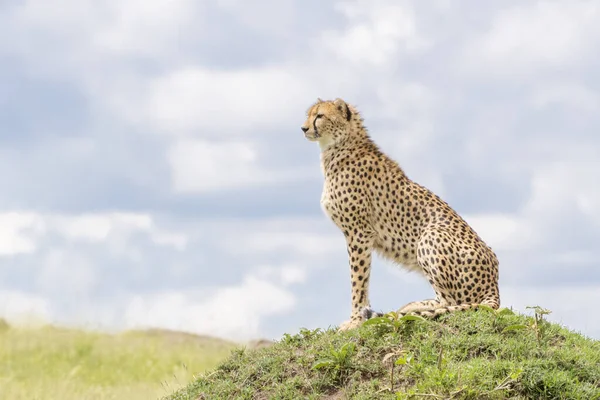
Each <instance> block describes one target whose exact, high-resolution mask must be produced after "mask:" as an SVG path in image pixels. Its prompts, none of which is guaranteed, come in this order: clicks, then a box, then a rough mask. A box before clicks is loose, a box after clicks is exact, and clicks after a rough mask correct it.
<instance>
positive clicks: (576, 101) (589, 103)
mask: <svg viewBox="0 0 600 400" xmlns="http://www.w3.org/2000/svg"><path fill="white" fill-rule="evenodd" d="M529 102H530V104H531V105H532V106H533V107H534V108H535V109H544V108H547V107H550V106H556V107H563V108H571V109H572V110H573V111H575V112H578V113H580V112H586V113H595V114H596V115H597V113H598V111H599V110H600V98H599V95H598V93H597V92H595V91H593V90H591V89H590V88H587V87H585V86H584V85H581V84H579V83H562V84H548V83H546V84H545V85H543V86H541V87H540V88H539V89H537V90H536V91H535V92H534V93H533V94H532V96H531V98H530V100H529ZM579 118H581V115H580V116H579Z"/></svg>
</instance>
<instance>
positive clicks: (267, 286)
mask: <svg viewBox="0 0 600 400" xmlns="http://www.w3.org/2000/svg"><path fill="white" fill-rule="evenodd" d="M204 293H205V291H203V290H202V289H198V292H197V293H192V292H190V291H186V292H182V291H177V292H173V291H171V292H162V293H156V294H153V295H147V296H141V295H140V296H135V298H133V299H132V300H131V302H130V303H129V305H128V306H127V307H126V309H125V319H126V325H127V326H128V327H130V328H145V327H161V328H167V329H175V330H181V331H187V332H193V333H198V334H208V335H217V336H219V337H223V338H228V339H232V340H247V339H254V338H257V337H259V336H260V334H261V331H260V328H261V322H262V319H263V318H266V317H269V316H272V315H278V314H282V313H284V312H289V311H291V310H292V308H293V307H294V305H295V303H296V300H295V298H294V296H293V295H292V294H291V293H290V292H288V291H286V290H284V289H282V288H280V287H279V286H277V285H275V284H273V283H271V282H269V281H265V280H261V279H257V278H255V277H253V276H248V277H246V278H245V279H244V281H243V282H242V283H241V284H240V285H237V286H229V287H221V288H217V289H214V290H212V291H211V294H210V295H209V296H208V298H207V296H206V295H203V294H204ZM199 295H200V296H199Z"/></svg>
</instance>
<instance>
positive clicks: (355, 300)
mask: <svg viewBox="0 0 600 400" xmlns="http://www.w3.org/2000/svg"><path fill="white" fill-rule="evenodd" d="M373 241H374V235H373V234H371V233H364V232H357V233H356V234H351V235H347V236H346V243H347V246H348V258H349V261H350V263H349V264H350V282H351V284H352V311H351V314H350V319H349V320H348V321H346V322H344V323H342V324H341V325H340V327H339V329H340V330H342V331H343V330H348V329H353V328H356V327H358V326H359V325H361V324H362V322H363V320H364V318H363V317H362V316H361V312H360V311H361V310H362V309H363V307H370V302H369V277H370V275H371V253H372V251H373V250H372V249H373Z"/></svg>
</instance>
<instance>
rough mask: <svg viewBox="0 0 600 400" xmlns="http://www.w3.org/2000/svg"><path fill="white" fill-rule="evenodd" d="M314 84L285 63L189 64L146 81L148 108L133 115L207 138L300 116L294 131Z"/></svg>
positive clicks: (173, 130)
mask: <svg viewBox="0 0 600 400" xmlns="http://www.w3.org/2000/svg"><path fill="white" fill-rule="evenodd" d="M310 86H311V85H310V83H308V82H306V81H305V80H303V79H302V77H299V76H297V75H296V74H294V72H293V70H292V69H291V68H290V67H286V66H279V67H265V68H259V69H245V70H233V71H220V70H210V69H203V68H198V67H191V66H190V67H185V68H181V69H176V70H171V71H169V72H168V73H167V74H165V75H164V76H160V77H158V78H156V79H155V80H153V81H150V82H148V89H147V90H148V93H147V94H141V93H140V95H141V97H140V99H138V100H139V101H140V102H141V104H143V107H144V109H143V110H141V114H140V115H139V116H133V117H132V118H138V119H139V121H144V122H145V123H147V124H149V125H150V126H152V127H154V128H156V129H158V130H160V131H163V132H167V133H171V134H194V135H197V136H201V137H204V138H207V137H213V138H223V137H226V136H232V135H233V136H237V135H243V134H248V133H249V132H257V133H260V132H261V131H263V130H266V129H273V128H276V127H282V126H286V125H287V123H289V121H298V122H297V123H296V124H295V125H294V126H293V127H294V128H295V129H294V130H293V131H294V132H295V131H296V130H298V129H299V128H298V127H299V126H300V125H301V123H302V122H301V120H302V117H303V111H304V109H306V107H308V105H307V104H305V101H306V100H304V99H307V98H311V96H310V94H309V93H310ZM299 110H300V111H299ZM123 111H124V112H128V110H123ZM289 129H290V130H291V129H292V128H291V127H290V128H289ZM282 134H285V133H282Z"/></svg>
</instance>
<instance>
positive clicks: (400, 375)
mask: <svg viewBox="0 0 600 400" xmlns="http://www.w3.org/2000/svg"><path fill="white" fill-rule="evenodd" d="M544 313H545V310H543V309H540V308H539V307H536V308H535V309H534V312H533V315H532V316H524V315H518V314H514V313H513V312H512V311H511V310H508V309H502V310H500V311H494V310H491V309H487V308H484V309H479V310H477V311H468V312H460V313H455V314H451V315H446V316H442V317H440V318H439V319H438V320H436V321H430V320H423V319H421V318H417V317H403V318H397V317H395V316H394V315H393V314H390V315H388V316H386V317H382V318H377V319H373V320H370V321H369V322H368V324H365V326H362V327H360V328H359V329H356V330H354V331H350V332H335V330H327V331H320V330H316V331H309V330H302V331H301V332H300V333H299V334H297V335H293V336H292V335H285V336H284V338H283V339H282V340H281V341H279V342H277V343H275V344H274V345H273V346H271V347H267V348H263V349H260V350H243V349H242V350H235V351H234V352H233V354H232V355H231V356H230V357H229V359H228V360H227V361H226V362H224V363H222V364H221V365H220V366H219V367H218V368H216V369H215V370H213V371H212V372H210V373H207V374H204V375H202V376H201V377H200V378H199V379H198V380H197V381H196V382H194V383H192V384H190V385H189V386H188V387H187V388H185V389H182V390H180V391H178V392H176V393H174V394H173V395H171V396H169V397H168V398H167V399H169V400H183V399H190V400H192V399H193V400H203V399H206V400H209V399H210V400H212V399H290V400H291V399H508V398H510V399H582V400H583V399H585V400H592V399H600V342H599V341H595V340H591V339H589V338H586V337H584V336H582V335H580V334H577V333H574V332H571V331H569V330H567V329H565V328H563V327H561V326H560V325H557V324H553V323H549V322H547V321H546V320H544V317H543V315H544Z"/></svg>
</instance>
